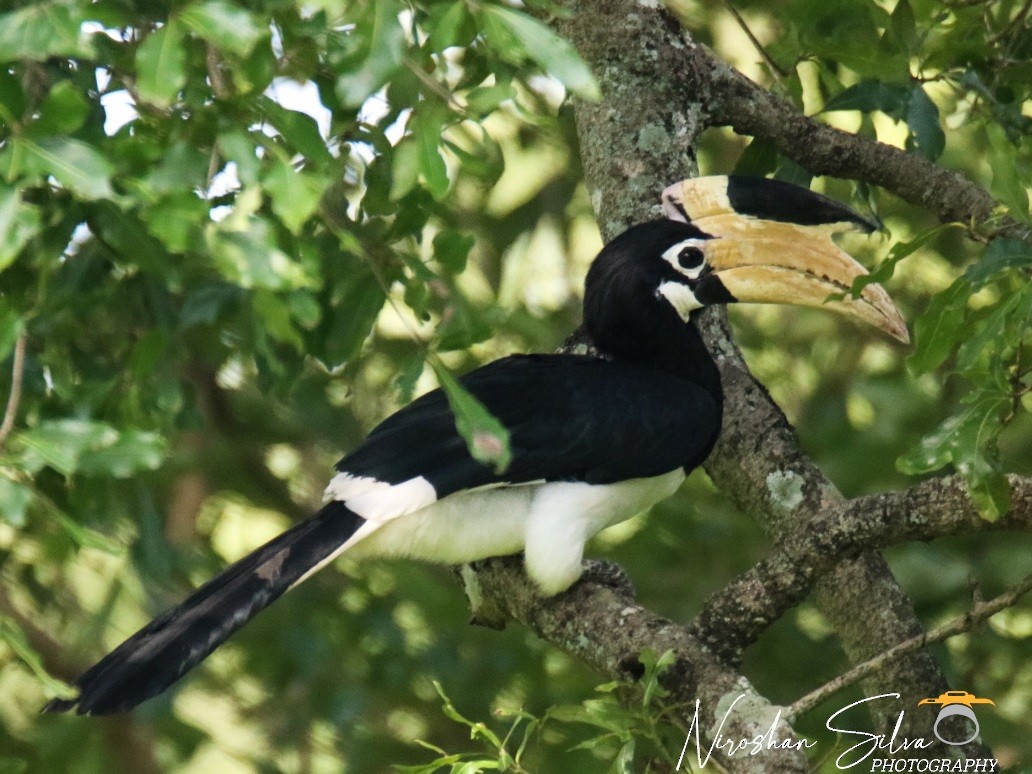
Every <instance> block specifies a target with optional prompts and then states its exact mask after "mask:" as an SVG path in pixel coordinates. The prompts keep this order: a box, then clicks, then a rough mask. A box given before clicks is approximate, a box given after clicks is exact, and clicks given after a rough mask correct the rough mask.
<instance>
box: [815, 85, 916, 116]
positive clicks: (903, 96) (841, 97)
mask: <svg viewBox="0 0 1032 774" xmlns="http://www.w3.org/2000/svg"><path fill="white" fill-rule="evenodd" d="M909 99H910V89H909V88H907V87H906V86H897V85H894V84H890V83H882V82H881V81H877V80H874V79H873V78H868V79H866V80H862V81H860V82H859V83H857V84H855V85H853V86H850V87H849V88H847V89H844V90H842V91H840V92H839V93H838V94H836V95H835V96H834V97H832V98H831V99H829V100H828V101H827V102H826V103H825V104H824V110H823V112H825V113H830V112H832V111H835V110H860V111H862V112H864V113H870V112H872V111H874V110H880V111H881V112H883V113H885V114H887V115H890V116H892V117H893V118H901V117H902V115H903V112H904V109H905V107H906V105H907V104H908V100H909Z"/></svg>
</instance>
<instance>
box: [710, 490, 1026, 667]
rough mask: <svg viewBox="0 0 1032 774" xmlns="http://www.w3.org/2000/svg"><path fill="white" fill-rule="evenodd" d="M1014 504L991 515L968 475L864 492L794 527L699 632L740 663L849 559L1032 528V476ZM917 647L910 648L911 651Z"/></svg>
mask: <svg viewBox="0 0 1032 774" xmlns="http://www.w3.org/2000/svg"><path fill="white" fill-rule="evenodd" d="M1009 480H1010V484H1011V494H1012V505H1013V507H1012V509H1011V512H1010V513H1009V514H1007V515H1006V516H1004V517H1002V518H1000V519H998V520H997V521H995V522H989V521H986V520H985V519H983V518H982V517H981V516H980V515H979V513H978V511H977V509H976V508H975V506H974V505H973V504H972V503H971V499H970V497H969V496H968V492H967V487H966V485H965V484H964V481H963V479H962V478H961V477H960V476H951V477H949V478H937V479H931V480H929V481H925V482H922V483H921V484H918V485H917V486H914V487H912V488H910V489H907V490H905V491H901V492H889V493H885V494H879V495H871V496H868V497H858V498H856V499H854V500H849V501H847V502H844V503H842V504H840V505H838V506H836V507H833V508H830V509H828V510H827V511H825V512H824V513H821V514H820V515H818V516H816V517H815V518H813V519H812V520H810V521H808V522H806V523H805V524H801V525H798V526H795V527H793V528H792V529H791V530H790V531H789V532H787V533H785V534H784V535H783V536H782V537H781V538H780V539H779V540H778V541H777V543H776V544H775V546H774V549H773V550H772V551H771V553H770V554H769V555H768V556H767V557H766V558H765V559H763V560H762V561H761V562H759V563H758V564H756V565H755V566H753V567H751V568H750V569H749V570H747V571H746V572H744V573H742V574H741V575H740V576H738V578H736V579H735V580H733V581H732V582H731V583H729V584H728V585H727V586H725V587H724V588H723V589H721V590H720V591H719V592H717V593H716V594H714V595H713V596H712V597H711V598H710V599H709V600H708V601H707V603H706V605H705V606H704V607H703V609H702V611H701V612H700V613H699V615H698V616H697V617H696V619H695V620H694V621H693V622H692V625H691V628H690V630H691V632H692V633H693V634H695V635H696V636H697V637H699V639H701V640H702V641H703V642H704V643H705V644H706V645H707V646H708V647H710V648H711V649H712V650H713V651H714V652H715V653H716V654H717V655H719V656H721V657H722V658H724V659H726V660H728V661H729V662H731V663H734V662H735V661H737V659H738V658H739V656H740V654H741V652H742V650H743V649H744V648H746V647H748V646H749V645H751V644H752V643H753V642H755V641H756V639H757V638H758V637H759V636H760V634H761V633H763V632H764V631H765V630H766V629H767V627H768V626H770V624H772V623H773V622H774V621H776V620H778V619H779V618H781V616H782V615H784V614H785V613H786V612H787V611H788V610H790V609H791V608H792V607H794V606H795V605H797V604H799V602H801V601H802V600H803V599H804V598H805V597H806V596H807V594H809V593H810V591H811V589H812V588H813V586H814V584H815V583H816V582H817V580H818V579H819V578H820V577H821V576H823V575H825V574H826V573H828V572H829V571H830V570H832V569H833V568H834V567H835V566H836V565H837V564H838V563H839V562H841V561H842V560H843V559H846V558H851V557H854V556H856V555H858V554H859V553H861V552H863V551H865V550H870V549H875V548H884V547H886V546H889V545H894V544H897V543H901V542H905V541H912V540H934V539H936V538H940V537H946V536H949V535H957V534H962V533H970V532H979V531H989V530H1032V479H1029V478H1024V477H1020V476H1011V477H1010V479H1009ZM906 652H910V651H906Z"/></svg>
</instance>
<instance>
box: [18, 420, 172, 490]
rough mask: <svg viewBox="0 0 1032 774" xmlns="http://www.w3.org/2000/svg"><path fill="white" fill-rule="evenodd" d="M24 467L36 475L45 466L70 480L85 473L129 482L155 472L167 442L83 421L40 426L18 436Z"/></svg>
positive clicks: (61, 421)
mask: <svg viewBox="0 0 1032 774" xmlns="http://www.w3.org/2000/svg"><path fill="white" fill-rule="evenodd" d="M18 444H19V445H20V447H21V448H22V450H23V451H22V464H23V466H24V467H25V469H26V470H28V471H29V472H31V473H35V472H37V471H39V470H40V469H42V468H43V467H44V466H49V467H52V468H53V469H54V470H56V471H58V472H59V473H63V474H64V475H66V476H70V475H72V474H73V473H84V474H93V475H102V476H114V477H116V478H127V477H129V476H131V475H133V474H134V473H138V472H139V471H142V470H154V469H155V468H157V467H158V465H160V464H161V461H162V459H163V458H164V455H165V441H164V439H163V438H161V437H160V436H158V435H156V434H155V433H150V432H145V431H142V430H133V429H128V430H123V431H121V432H119V431H118V430H115V428H113V427H111V425H108V424H105V423H103V422H93V421H89V420H82V419H56V420H48V421H45V422H41V423H40V424H39V425H37V426H36V427H34V428H31V429H29V430H26V431H24V432H23V433H21V434H19V435H18Z"/></svg>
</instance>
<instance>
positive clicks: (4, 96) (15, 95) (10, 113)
mask: <svg viewBox="0 0 1032 774" xmlns="http://www.w3.org/2000/svg"><path fill="white" fill-rule="evenodd" d="M24 113H25V92H24V90H23V89H22V84H21V79H20V78H18V77H16V76H15V75H14V74H13V73H10V72H8V71H7V69H6V68H3V67H0V123H5V124H7V125H8V126H13V125H14V124H16V123H18V122H19V121H21V119H22V115H23V114H24Z"/></svg>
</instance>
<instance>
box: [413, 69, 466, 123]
mask: <svg viewBox="0 0 1032 774" xmlns="http://www.w3.org/2000/svg"><path fill="white" fill-rule="evenodd" d="M405 67H407V68H408V69H409V70H410V71H411V72H412V74H413V75H414V76H416V77H417V78H418V79H419V80H420V81H422V83H423V85H424V86H426V87H427V88H428V89H430V91H432V92H434V93H435V94H436V95H437V96H438V97H440V98H441V99H443V100H444V101H445V102H447V103H448V104H449V105H451V106H452V107H453V108H455V109H456V110H458V111H459V112H460V113H465V112H466V106H465V105H463V104H462V103H460V102H459V100H458V99H457V98H456V97H455V95H454V94H453V93H452V92H451V90H450V89H447V88H445V86H444V85H443V84H441V83H440V82H439V81H437V80H436V79H435V78H433V77H432V76H431V75H430V74H429V73H428V72H426V71H425V70H424V69H423V68H422V67H420V66H419V65H417V64H414V63H413V62H411V61H409V60H408V59H406V60H405Z"/></svg>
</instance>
